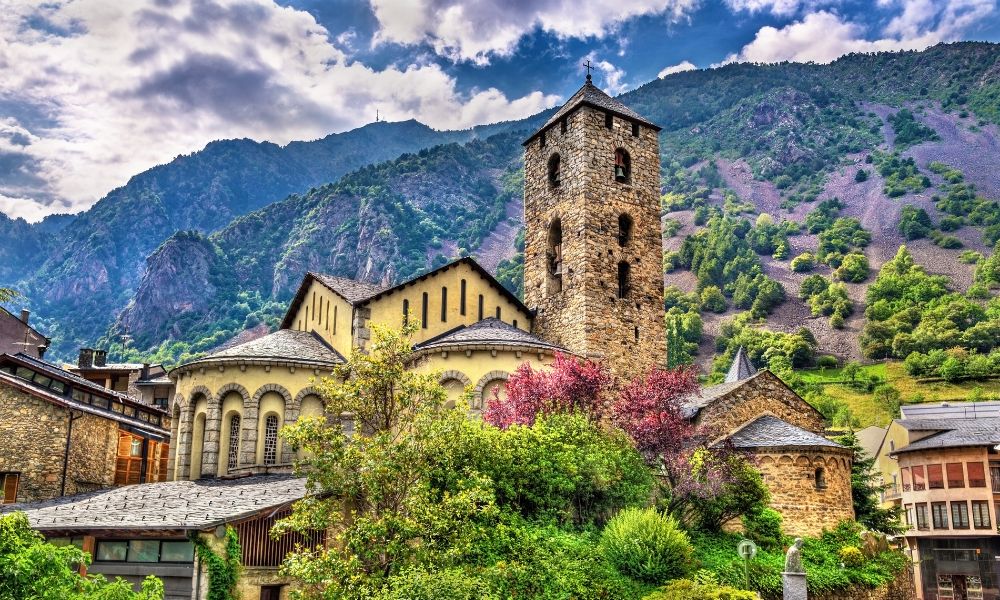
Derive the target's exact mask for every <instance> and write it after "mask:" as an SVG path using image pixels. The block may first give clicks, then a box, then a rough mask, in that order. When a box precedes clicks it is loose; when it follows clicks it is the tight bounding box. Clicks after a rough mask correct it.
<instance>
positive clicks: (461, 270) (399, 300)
mask: <svg viewBox="0 0 1000 600" xmlns="http://www.w3.org/2000/svg"><path fill="white" fill-rule="evenodd" d="M463 280H464V281H465V314H464V315H463V314H462V310H461V304H462V281H463ZM442 289H447V302H446V303H445V312H444V317H445V318H444V320H442V319H441V305H442ZM424 293H426V294H427V319H426V321H427V322H426V323H424V322H423V319H422V313H423V295H424ZM480 296H482V297H483V315H482V318H489V317H496V316H497V309H498V308H499V309H500V320H501V321H503V322H505V323H510V324H514V323H515V322H516V323H517V327H518V329H523V330H524V331H530V330H531V316H530V315H528V314H527V313H525V312H523V311H521V310H520V309H519V308H518V307H517V305H515V304H514V303H513V302H511V301H510V300H508V299H507V297H506V296H504V295H503V294H501V293H500V291H499V290H497V289H496V288H495V287H493V286H491V285H490V284H489V283H488V282H487V281H486V279H484V278H483V277H482V276H481V275H480V274H479V273H478V272H476V271H475V270H474V269H473V268H472V267H470V266H469V265H468V264H466V263H458V264H456V265H455V266H453V267H452V268H450V269H445V270H443V271H440V272H438V273H435V274H434V275H432V276H430V277H427V278H426V279H422V280H417V281H414V282H413V283H411V284H408V285H406V286H405V287H403V288H402V289H400V290H397V291H395V292H393V293H391V294H388V295H386V296H383V297H381V298H378V299H377V300H374V301H373V302H371V303H370V304H369V305H368V308H369V309H370V310H371V317H370V322H372V323H378V324H381V325H387V326H389V327H397V328H398V327H399V326H400V325H401V324H402V322H403V303H404V301H406V302H408V303H409V312H410V319H411V320H414V321H419V322H420V323H421V327H420V329H418V330H417V332H416V333H415V334H414V335H413V338H412V340H413V343H414V344H419V343H420V342H423V341H425V340H428V339H430V338H432V337H436V336H438V335H441V334H442V333H444V332H446V331H450V330H452V329H455V328H456V327H458V326H460V325H472V324H473V323H476V322H478V321H480V320H482V319H480V316H479V297H480ZM338 350H339V348H338Z"/></svg>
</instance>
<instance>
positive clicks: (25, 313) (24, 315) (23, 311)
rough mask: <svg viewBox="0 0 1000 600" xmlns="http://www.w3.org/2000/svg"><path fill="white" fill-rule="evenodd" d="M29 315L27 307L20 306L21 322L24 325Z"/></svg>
mask: <svg viewBox="0 0 1000 600" xmlns="http://www.w3.org/2000/svg"><path fill="white" fill-rule="evenodd" d="M29 317H31V311H30V310H28V309H27V308H22V309H21V322H22V323H24V324H25V325H27V324H28V318H29Z"/></svg>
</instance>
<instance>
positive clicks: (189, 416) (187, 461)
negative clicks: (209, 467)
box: [176, 406, 194, 481]
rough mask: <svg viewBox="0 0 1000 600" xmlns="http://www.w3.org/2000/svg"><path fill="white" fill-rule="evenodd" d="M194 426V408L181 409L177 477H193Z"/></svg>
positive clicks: (184, 479)
mask: <svg viewBox="0 0 1000 600" xmlns="http://www.w3.org/2000/svg"><path fill="white" fill-rule="evenodd" d="M193 428H194V409H193V408H192V407H190V406H186V407H184V408H182V409H181V422H180V425H179V426H178V428H177V432H178V433H177V461H176V462H177V479H178V480H180V481H188V480H189V479H191V435H192V433H193Z"/></svg>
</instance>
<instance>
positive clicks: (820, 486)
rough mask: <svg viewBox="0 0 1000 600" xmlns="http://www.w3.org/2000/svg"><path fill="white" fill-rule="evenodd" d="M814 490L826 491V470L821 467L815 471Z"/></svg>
mask: <svg viewBox="0 0 1000 600" xmlns="http://www.w3.org/2000/svg"><path fill="white" fill-rule="evenodd" d="M816 489H817V490H825V489H826V470H825V469H823V468H822V467H820V468H818V469H816Z"/></svg>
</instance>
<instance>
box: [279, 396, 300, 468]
mask: <svg viewBox="0 0 1000 600" xmlns="http://www.w3.org/2000/svg"><path fill="white" fill-rule="evenodd" d="M298 420H299V407H298V406H297V405H293V406H285V422H284V423H282V426H285V425H295V423H296V422H298ZM294 460H295V452H293V451H292V447H291V445H290V444H288V443H287V442H285V441H284V440H281V457H280V458H279V459H278V462H279V463H280V464H285V465H290V464H292V461H294Z"/></svg>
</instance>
